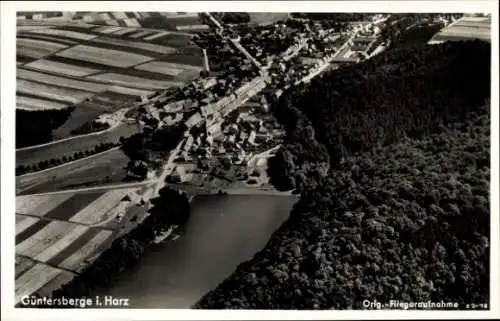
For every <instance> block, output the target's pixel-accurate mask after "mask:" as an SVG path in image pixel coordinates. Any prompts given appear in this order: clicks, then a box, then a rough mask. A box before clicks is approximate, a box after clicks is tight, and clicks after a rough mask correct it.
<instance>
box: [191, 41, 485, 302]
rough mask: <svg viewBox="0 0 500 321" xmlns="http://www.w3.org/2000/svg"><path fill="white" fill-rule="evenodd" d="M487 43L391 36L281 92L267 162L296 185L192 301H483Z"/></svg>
mask: <svg viewBox="0 0 500 321" xmlns="http://www.w3.org/2000/svg"><path fill="white" fill-rule="evenodd" d="M409 48H411V49H409ZM489 50H490V49H489V45H488V44H485V43H482V42H464V43H456V44H445V45H439V46H417V47H407V48H401V49H397V50H390V51H388V52H387V53H385V54H382V55H380V56H379V57H377V58H375V59H373V60H370V61H368V62H366V63H363V64H360V65H357V66H354V67H350V68H347V69H343V70H340V71H336V72H331V73H329V74H325V75H324V76H323V77H322V79H318V80H315V81H313V82H312V83H311V84H310V85H309V86H307V87H303V88H294V89H292V90H290V91H289V92H287V93H285V95H284V98H283V99H281V100H280V101H279V102H278V104H277V106H276V109H275V112H276V115H277V116H278V118H279V119H280V121H282V122H283V123H284V125H285V127H286V128H287V131H288V139H287V141H286V142H285V144H284V148H282V150H281V151H280V152H279V153H278V156H277V159H276V160H275V162H276V163H275V164H274V167H273V169H271V174H272V175H274V177H275V180H278V181H280V180H281V183H283V180H285V182H284V184H283V185H287V184H288V185H289V187H290V185H292V187H293V184H295V186H297V187H298V188H299V189H300V191H301V192H302V193H301V199H300V201H299V202H298V203H297V204H296V205H295V207H294V209H293V210H292V213H291V217H290V219H289V220H288V221H287V222H286V223H284V224H283V225H282V226H281V227H280V229H279V230H278V231H277V232H275V234H274V235H273V237H272V238H271V240H270V241H269V242H268V244H267V245H266V247H265V248H264V249H263V250H262V251H260V252H259V253H257V254H256V255H255V256H254V258H252V259H251V260H250V261H248V262H245V263H243V264H241V265H240V266H239V267H238V269H237V271H236V272H235V273H234V274H233V275H232V276H231V277H229V278H228V279H227V280H226V281H224V282H223V283H222V284H221V285H219V286H218V287H217V288H216V289H215V290H214V291H212V292H210V293H208V294H207V295H206V296H205V297H204V298H202V299H201V300H200V302H199V303H198V304H197V305H196V307H197V308H208V309H217V308H218V309H220V308H230V309H241V308H243V309H332V308H333V309H349V308H363V307H362V302H363V300H364V299H368V300H371V301H373V300H377V301H379V302H389V300H401V301H406V302H409V301H425V302H426V301H428V300H432V301H435V302H436V301H440V300H444V301H452V302H458V303H460V304H462V308H463V307H464V306H463V304H466V303H484V302H488V298H489V226H490V220H489V216H490V213H489V175H490V170H489V168H490V164H489V144H490V143H489V136H490V132H489V105H488V104H486V106H485V101H487V99H488V96H489V88H490V86H489V84H490V77H489V61H490V59H489V58H490V57H489ZM318 141H319V142H318ZM313 153H316V154H313ZM280 154H281V156H280ZM314 155H318V156H317V157H315V156H314ZM325 165H326V166H328V165H329V170H328V173H327V175H325V174H326V172H325ZM280 166H281V168H282V169H281V170H280V169H279V168H280ZM313 173H316V174H315V175H313ZM290 176H292V179H289V177H290ZM287 179H288V181H286V180H287ZM297 182H299V184H296V183H297Z"/></svg>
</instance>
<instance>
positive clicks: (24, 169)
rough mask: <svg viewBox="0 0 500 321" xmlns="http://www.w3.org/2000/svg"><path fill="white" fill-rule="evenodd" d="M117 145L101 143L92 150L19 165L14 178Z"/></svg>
mask: <svg viewBox="0 0 500 321" xmlns="http://www.w3.org/2000/svg"><path fill="white" fill-rule="evenodd" d="M119 145H120V144H117V143H101V144H99V145H96V146H95V147H94V148H93V149H87V150H85V151H78V152H75V153H74V154H73V155H69V156H62V157H57V158H51V159H48V160H44V161H40V162H39V163H38V164H33V165H19V166H17V167H16V176H19V175H24V174H27V173H32V172H38V171H41V170H44V169H47V168H51V167H55V166H59V165H62V164H64V163H68V162H72V161H75V160H78V159H81V158H84V157H89V156H91V155H94V154H97V153H101V152H104V151H106V150H108V149H111V148H113V147H116V146H119Z"/></svg>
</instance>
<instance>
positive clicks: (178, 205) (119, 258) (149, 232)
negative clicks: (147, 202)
mask: <svg viewBox="0 0 500 321" xmlns="http://www.w3.org/2000/svg"><path fill="white" fill-rule="evenodd" d="M152 204H153V207H152V208H151V209H150V211H149V215H148V216H147V217H146V218H145V219H144V220H143V221H142V222H141V223H140V224H139V225H138V226H137V227H136V228H135V229H133V230H132V231H130V232H129V233H127V234H125V235H124V236H121V237H119V238H117V239H115V240H114V241H113V243H112V244H111V246H110V247H109V248H108V249H107V250H105V251H104V252H103V253H102V254H100V256H99V257H98V258H97V259H96V260H95V261H94V262H93V264H92V265H90V266H89V267H88V268H86V269H85V270H84V271H83V272H82V273H80V274H79V275H77V276H76V277H75V278H73V279H72V280H71V281H70V282H69V283H67V284H64V285H63V286H62V287H61V288H60V289H58V290H56V291H54V293H53V294H52V298H61V297H66V298H83V297H89V296H93V295H95V294H98V292H97V291H99V290H100V289H104V288H106V287H107V286H109V285H110V284H111V283H112V281H113V280H115V279H116V278H118V277H119V275H120V273H121V272H122V271H124V270H126V269H128V268H130V267H132V266H134V265H135V264H136V263H137V262H138V261H139V260H140V259H141V257H142V256H143V255H144V254H145V253H146V251H147V249H148V248H149V247H150V246H151V245H152V243H153V242H154V240H155V237H156V236H157V235H158V234H159V233H162V232H164V231H166V230H167V229H168V228H170V227H171V226H172V225H180V224H184V223H186V222H187V220H188V219H189V216H190V204H189V199H188V198H187V196H186V195H185V194H184V193H182V192H179V191H176V190H173V189H170V188H168V187H165V188H163V189H161V190H160V193H159V196H158V197H157V198H155V199H153V200H152ZM57 308H67V306H60V307H57Z"/></svg>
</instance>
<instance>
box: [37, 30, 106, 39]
mask: <svg viewBox="0 0 500 321" xmlns="http://www.w3.org/2000/svg"><path fill="white" fill-rule="evenodd" d="M29 32H30V33H34V34H42V35H51V36H61V37H67V38H73V39H77V40H90V39H93V38H95V37H97V35H92V34H88V33H81V32H76V31H70V30H60V29H37V30H30V31H29Z"/></svg>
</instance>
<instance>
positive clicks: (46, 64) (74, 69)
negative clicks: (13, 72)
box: [25, 59, 101, 77]
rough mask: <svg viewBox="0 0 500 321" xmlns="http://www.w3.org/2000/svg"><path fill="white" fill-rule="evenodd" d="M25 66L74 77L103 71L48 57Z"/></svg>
mask: <svg viewBox="0 0 500 321" xmlns="http://www.w3.org/2000/svg"><path fill="white" fill-rule="evenodd" d="M25 67H28V68H31V69H36V70H40V71H47V72H52V73H56V74H61V75H66V76H73V77H85V76H88V75H91V74H95V73H97V72H100V71H101V70H99V69H94V68H88V67H82V66H76V65H70V64H65V63H62V62H57V61H50V60H46V59H39V60H36V61H33V62H31V63H29V64H26V65H25Z"/></svg>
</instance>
